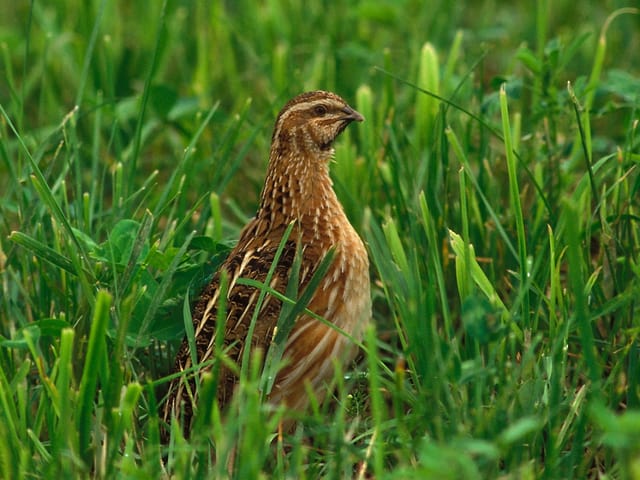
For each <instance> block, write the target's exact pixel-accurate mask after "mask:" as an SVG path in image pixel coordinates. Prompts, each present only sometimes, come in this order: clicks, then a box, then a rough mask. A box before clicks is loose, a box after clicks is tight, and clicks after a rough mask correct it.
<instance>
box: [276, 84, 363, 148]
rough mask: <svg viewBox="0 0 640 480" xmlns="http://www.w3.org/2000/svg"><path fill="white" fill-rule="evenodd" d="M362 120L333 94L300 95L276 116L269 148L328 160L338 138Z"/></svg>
mask: <svg viewBox="0 0 640 480" xmlns="http://www.w3.org/2000/svg"><path fill="white" fill-rule="evenodd" d="M363 120H364V117H363V116H362V115H361V114H359V113H358V112H356V111H355V110H354V109H353V108H351V107H350V106H349V105H348V104H347V102H345V101H344V100H343V99H342V98H340V97H339V96H338V95H336V94H334V93H331V92H325V91H321V90H318V91H313V92H307V93H303V94H300V95H298V96H297V97H295V98H293V99H291V100H290V101H289V102H288V103H287V104H286V105H285V106H284V107H283V108H282V110H281V111H280V113H279V114H278V118H277V120H276V124H275V128H274V130H273V138H272V144H273V147H274V148H276V149H287V148H296V149H297V150H298V152H297V153H299V154H300V153H301V154H311V155H320V156H321V157H330V156H331V155H332V154H333V142H334V140H335V139H336V138H337V137H338V135H340V133H341V132H342V131H343V130H344V129H345V128H346V127H347V125H349V124H350V123H351V122H353V121H356V122H362V121H363ZM280 153H283V152H280Z"/></svg>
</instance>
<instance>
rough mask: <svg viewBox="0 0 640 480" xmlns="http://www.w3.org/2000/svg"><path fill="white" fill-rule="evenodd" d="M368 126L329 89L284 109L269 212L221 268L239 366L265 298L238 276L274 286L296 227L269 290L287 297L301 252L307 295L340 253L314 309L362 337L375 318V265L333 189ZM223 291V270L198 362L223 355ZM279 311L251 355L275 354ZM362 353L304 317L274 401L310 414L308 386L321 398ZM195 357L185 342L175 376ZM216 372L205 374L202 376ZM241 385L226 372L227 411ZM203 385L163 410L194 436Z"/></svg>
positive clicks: (268, 303)
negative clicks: (338, 166)
mask: <svg viewBox="0 0 640 480" xmlns="http://www.w3.org/2000/svg"><path fill="white" fill-rule="evenodd" d="M363 120H364V118H363V117H362V115H360V114H359V113H358V112H356V111H355V110H354V109H353V108H351V107H350V106H349V105H348V104H347V103H346V102H345V101H344V100H343V99H342V98H340V97H339V96H338V95H335V94H333V93H330V92H325V91H313V92H307V93H303V94H301V95H299V96H297V97H295V98H293V99H292V100H290V101H289V102H288V103H287V104H286V105H285V106H284V108H283V109H282V110H281V111H280V113H279V115H278V117H277V120H276V123H275V127H274V131H273V136H272V139H271V151H270V156H269V166H268V170H267V176H266V180H265V184H264V188H263V191H262V195H261V201H260V207H259V208H258V212H257V213H256V216H255V217H254V218H253V219H252V220H251V221H250V222H249V223H248V224H247V225H246V226H245V228H244V229H243V231H242V233H241V235H240V240H239V242H238V244H237V245H236V247H235V248H234V249H233V250H232V251H231V253H230V254H229V257H228V258H227V260H226V261H225V262H224V264H223V265H222V266H221V270H226V272H227V274H228V282H229V283H228V291H227V292H228V293H227V304H226V308H227V317H226V323H225V327H224V340H223V342H222V345H223V348H224V349H225V352H226V355H227V356H228V357H229V358H230V359H231V360H232V361H233V362H236V364H238V365H240V362H241V360H242V356H243V351H244V349H245V348H246V347H247V344H248V343H249V339H248V338H247V332H248V330H249V326H250V324H251V318H252V316H253V314H254V311H255V308H256V302H257V300H258V297H259V295H260V289H258V288H254V287H249V286H247V285H244V284H242V285H241V284H239V283H238V279H240V278H246V279H253V280H257V281H259V282H264V281H265V279H266V278H267V274H268V271H269V269H270V267H271V266H272V264H273V261H274V257H275V255H276V250H277V249H278V245H279V244H280V243H281V240H282V238H283V234H284V232H285V230H286V229H287V227H288V226H289V225H290V224H291V223H293V230H292V231H291V234H290V236H289V237H288V240H287V242H286V244H285V248H284V250H283V252H282V254H281V256H280V258H279V262H278V264H277V265H276V266H275V269H274V273H273V276H272V278H271V282H270V286H271V287H272V288H273V289H275V290H277V291H279V292H281V293H284V292H285V289H286V287H287V283H288V281H289V276H290V274H291V269H292V264H293V261H294V257H295V255H296V250H297V249H301V258H302V264H301V268H300V270H299V288H298V291H299V292H303V291H304V289H305V287H306V286H307V284H308V282H309V280H310V279H311V277H312V275H313V273H314V272H315V271H316V269H317V267H318V265H319V264H320V262H321V261H322V259H323V258H324V257H325V255H326V254H327V252H328V251H329V250H330V249H332V248H334V249H335V251H334V252H335V253H334V258H333V261H332V262H331V264H330V266H329V269H328V271H327V273H326V274H325V276H324V278H323V279H322V281H321V283H320V284H319V286H318V287H317V289H316V290H315V291H314V292H313V294H312V297H311V300H310V302H309V303H308V306H307V307H308V309H309V310H310V311H312V312H314V313H315V314H317V315H320V316H321V317H323V318H324V319H326V320H328V321H329V322H331V323H333V324H334V325H336V326H337V327H339V329H341V330H343V331H344V332H346V333H348V334H349V335H351V336H352V337H353V338H355V339H361V338H362V332H363V329H364V327H365V326H366V325H367V323H368V322H369V320H370V318H371V299H370V286H369V260H368V257H367V251H366V249H365V246H364V244H363V242H362V240H361V239H360V237H359V236H358V234H357V233H356V231H355V230H354V228H353V227H352V226H351V224H350V223H349V220H348V219H347V217H346V215H345V212H344V210H343V208H342V206H341V204H340V202H339V201H338V198H337V197H336V194H335V192H334V190H333V186H332V185H333V184H332V181H331V178H330V176H329V163H330V161H331V160H332V158H333V155H334V149H333V142H334V140H335V139H336V138H337V137H338V135H340V133H341V132H342V131H343V130H344V129H345V128H346V127H347V126H348V125H349V124H350V123H351V122H354V121H356V122H361V121H363ZM219 284H220V273H219V272H218V273H217V274H216V275H215V276H214V278H213V280H212V281H211V283H210V284H209V285H208V286H207V287H206V288H205V289H204V290H203V291H202V293H201V295H200V297H199V298H198V300H197V302H196V304H195V306H194V308H193V312H192V316H193V326H194V330H195V340H196V342H195V343H196V350H197V359H198V362H199V363H203V362H206V361H207V360H210V359H212V358H213V357H214V348H215V347H214V345H215V338H214V337H215V332H216V322H217V321H218V318H217V303H218V298H219V294H220V289H219ZM280 310H281V302H280V300H278V299H277V298H275V297H274V296H271V295H266V297H265V298H264V301H263V303H262V304H261V307H260V311H259V314H258V317H257V321H256V323H255V330H254V332H253V337H252V339H251V341H250V345H251V348H256V347H260V348H262V349H263V352H266V351H267V349H268V348H269V346H270V345H271V344H272V342H273V337H274V328H275V326H276V323H277V320H278V316H279V314H280ZM355 351H356V348H355V346H354V343H353V340H352V339H349V338H348V337H346V336H345V335H343V334H341V333H339V332H338V331H337V330H336V329H333V328H331V327H330V326H328V325H326V324H324V323H323V322H321V321H319V320H317V319H314V318H312V317H311V316H309V315H307V314H302V315H300V316H299V317H298V318H297V319H296V321H295V324H294V326H293V329H292V331H291V333H290V335H289V337H288V339H287V340H286V343H285V347H284V353H283V356H282V358H283V360H284V362H285V364H284V367H283V368H282V369H281V370H280V371H279V372H278V373H277V375H276V377H275V382H274V384H273V388H272V390H271V392H270V394H269V397H268V398H269V401H270V402H271V403H273V404H280V403H284V404H285V405H286V406H287V407H289V408H291V409H295V410H303V409H304V408H305V407H306V406H307V404H308V396H307V391H306V386H305V385H306V384H308V385H309V386H310V387H311V389H312V391H313V392H314V393H315V395H316V398H317V399H318V400H319V401H322V399H323V398H324V396H325V393H326V388H327V384H328V383H329V382H330V381H331V379H332V377H333V374H334V366H333V362H334V361H335V360H338V361H339V362H341V363H342V364H346V363H347V362H350V361H351V360H352V359H353V355H354V354H355ZM191 358H192V355H191V353H190V350H189V344H188V342H187V339H186V338H185V340H184V341H183V343H182V347H181V348H180V350H179V352H178V355H177V358H176V363H175V371H178V372H179V371H183V370H185V369H188V368H191V366H192V364H191ZM210 368H211V367H210V366H208V367H203V368H202V369H201V370H200V374H201V373H202V372H203V371H206V369H210ZM237 381H238V378H237V376H236V375H235V374H234V373H233V372H232V371H231V370H230V369H228V368H224V367H223V368H221V371H220V377H219V382H218V395H217V399H218V402H219V404H220V407H221V408H223V407H224V406H225V405H226V404H227V403H228V401H229V400H230V398H231V396H232V394H233V392H234V388H235V386H236V384H237ZM187 384H188V386H189V388H186V387H187ZM194 385H195V382H194V381H193V376H188V375H185V376H181V377H180V378H178V379H176V380H174V381H173V382H172V384H171V385H170V389H169V394H168V397H167V400H166V404H165V408H164V421H165V422H167V423H170V422H171V421H172V420H174V419H175V418H180V415H181V416H182V418H181V422H182V425H183V427H184V429H185V433H187V434H188V432H189V428H190V422H191V417H192V415H193V413H194V412H195V409H196V408H197V396H196V395H195V394H196V392H195V388H194Z"/></svg>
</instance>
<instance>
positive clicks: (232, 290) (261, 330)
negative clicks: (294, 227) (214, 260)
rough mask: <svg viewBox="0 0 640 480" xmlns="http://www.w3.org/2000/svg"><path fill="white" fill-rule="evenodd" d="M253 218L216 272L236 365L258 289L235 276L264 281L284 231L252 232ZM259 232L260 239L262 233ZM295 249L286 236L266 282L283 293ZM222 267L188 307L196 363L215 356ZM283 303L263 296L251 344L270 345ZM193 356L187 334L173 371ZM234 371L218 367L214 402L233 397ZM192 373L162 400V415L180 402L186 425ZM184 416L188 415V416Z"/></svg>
mask: <svg viewBox="0 0 640 480" xmlns="http://www.w3.org/2000/svg"><path fill="white" fill-rule="evenodd" d="M253 223H254V222H252V223H250V224H249V225H247V227H246V228H245V230H244V231H243V234H242V235H241V238H240V241H239V243H238V245H237V246H236V247H235V248H234V249H233V250H232V251H231V253H230V254H229V257H228V258H227V260H226V261H225V262H224V264H223V265H222V266H221V268H220V271H222V270H224V271H226V272H227V279H228V288H227V302H226V323H225V326H224V332H225V334H224V339H223V340H222V347H223V351H224V353H225V355H226V356H227V358H228V359H230V360H231V361H233V362H234V363H235V364H236V365H240V363H241V360H242V353H243V351H244V348H245V346H246V345H247V340H246V336H247V333H248V330H249V328H250V325H251V320H252V317H253V315H254V312H255V309H256V306H257V303H258V299H259V297H260V293H261V290H260V289H259V288H256V287H251V286H247V285H245V284H241V283H239V282H238V280H239V279H241V278H242V279H251V280H256V281H258V282H261V283H265V282H266V280H267V277H268V274H269V269H270V268H271V265H272V264H273V262H274V259H275V257H276V252H277V250H278V247H279V244H280V240H281V238H282V234H281V233H280V234H278V233H272V234H270V235H268V236H260V235H258V236H256V235H255V234H256V231H255V230H256V228H259V226H257V225H254V224H253ZM260 237H262V238H260ZM295 251H296V242H295V241H293V240H288V241H287V242H286V244H285V246H284V248H283V250H282V252H281V254H280V257H279V261H278V264H277V266H276V267H275V269H274V271H273V274H272V276H271V278H270V282H269V286H270V287H271V288H273V289H275V290H277V291H279V292H281V293H284V291H285V289H286V286H287V279H288V277H289V271H290V268H291V265H292V263H293V259H294V256H295ZM220 271H218V273H216V275H215V276H214V278H213V279H212V281H211V283H209V285H207V286H206V287H205V288H204V290H203V291H202V293H201V295H200V297H199V299H198V302H197V303H196V304H195V306H194V308H193V311H192V318H193V327H194V332H195V344H196V353H197V359H198V363H199V364H202V363H204V362H207V361H209V360H211V359H213V358H214V357H215V351H214V350H215V348H214V347H215V343H216V342H215V333H216V329H217V322H218V321H219V319H218V300H219V296H220ZM280 309H281V302H280V300H278V299H277V298H275V297H273V296H272V295H268V294H267V295H265V296H264V298H263V300H262V303H261V305H260V312H259V315H258V318H257V320H256V323H255V326H254V332H253V337H252V341H251V347H256V346H257V347H261V348H263V349H264V350H266V349H267V348H268V345H269V343H270V342H271V339H272V336H273V329H274V327H275V325H276V323H277V320H278V316H279V314H280ZM191 359H192V355H191V351H190V349H189V343H188V340H187V338H185V339H184V340H183V342H182V345H181V347H180V350H179V351H178V355H177V356H176V364H175V368H174V370H175V371H184V370H186V369H189V368H191V367H192V362H191ZM210 369H211V365H208V366H206V367H203V369H202V370H201V372H203V371H207V370H210ZM236 383H237V376H236V375H235V374H234V373H233V371H231V370H230V369H228V368H220V376H219V377H218V402H219V405H220V407H221V408H222V407H223V406H224V405H225V404H226V402H228V400H229V399H230V398H231V395H232V393H233V389H234V386H235V385H236ZM194 395H195V381H194V377H193V376H192V375H191V376H188V377H187V378H185V377H180V378H178V379H175V380H174V381H172V383H171V385H170V387H169V394H168V398H167V402H166V405H165V411H164V419H165V421H169V420H170V418H171V415H172V414H173V415H177V414H178V412H179V410H180V403H181V401H182V400H184V401H185V402H184V405H183V415H184V417H185V418H183V422H184V424H185V425H188V422H189V421H190V417H191V415H192V411H193V405H194V403H195V398H194ZM187 417H188V418H187Z"/></svg>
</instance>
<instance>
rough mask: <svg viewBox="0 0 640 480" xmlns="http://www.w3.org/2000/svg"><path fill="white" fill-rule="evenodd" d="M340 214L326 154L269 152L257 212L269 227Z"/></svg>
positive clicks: (305, 222) (307, 223) (311, 221)
mask: <svg viewBox="0 0 640 480" xmlns="http://www.w3.org/2000/svg"><path fill="white" fill-rule="evenodd" d="M335 215H344V213H343V209H342V206H341V205H340V202H339V201H338V198H337V197H336V194H335V192H334V190H333V182H332V180H331V177H330V176H329V165H328V161H327V159H326V158H323V157H311V156H308V155H307V156H304V157H300V156H296V155H295V154H289V155H277V156H272V158H271V161H270V163H269V167H268V169H267V178H266V181H265V187H264V190H263V191H262V197H261V202H260V208H259V210H258V216H259V217H262V219H264V220H265V221H268V222H269V224H270V225H271V226H272V227H278V226H282V225H288V224H289V223H290V222H292V221H298V222H300V223H301V224H303V225H305V224H306V225H311V224H315V225H317V224H318V223H320V224H322V223H324V222H327V221H328V220H330V218H329V217H331V216H335Z"/></svg>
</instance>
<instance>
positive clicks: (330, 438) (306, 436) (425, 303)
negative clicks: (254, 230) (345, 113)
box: [0, 0, 640, 479]
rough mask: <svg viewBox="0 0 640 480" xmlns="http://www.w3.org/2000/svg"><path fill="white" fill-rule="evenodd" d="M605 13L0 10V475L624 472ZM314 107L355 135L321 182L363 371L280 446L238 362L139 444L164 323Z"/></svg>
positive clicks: (632, 235) (550, 8) (623, 42)
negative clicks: (227, 380)
mask: <svg viewBox="0 0 640 480" xmlns="http://www.w3.org/2000/svg"><path fill="white" fill-rule="evenodd" d="M630 3H631V2H630ZM225 4H226V5H225ZM256 4H257V5H256ZM300 5H302V3H300ZM623 6H624V5H623V4H622V3H620V2H601V3H600V4H597V5H592V3H590V2H569V1H559V2H555V3H553V4H552V2H548V1H545V0H540V1H538V2H537V3H536V4H535V12H532V11H531V8H534V7H533V6H532V4H531V2H504V4H503V2H492V1H486V2H462V3H460V2H458V3H455V2H430V3H429V4H428V5H424V2H420V1H410V0H407V1H403V2H391V1H388V2H385V1H381V2H365V1H360V2H348V4H342V5H338V4H337V3H336V4H335V5H334V4H327V3H326V2H319V1H310V2H304V7H303V6H296V2H286V1H278V0H273V1H269V2H249V1H246V0H240V1H238V2H211V5H209V4H208V2H179V1H166V2H165V3H163V4H161V3H160V2H106V1H98V0H95V1H92V2H80V1H77V0H72V1H67V2H62V1H53V2H38V1H33V2H22V3H16V2H9V1H7V0H4V1H2V2H0V7H1V11H2V12H3V13H2V19H1V20H0V50H1V58H0V75H1V81H0V107H1V108H0V191H1V194H0V195H1V196H0V299H1V303H0V435H1V436H2V438H3V441H2V442H0V478H15V479H21V478H34V477H35V478H53V477H56V476H57V477H61V476H67V477H68V478H78V477H88V476H91V477H94V476H95V477H108V478H115V477H131V478H158V477H159V476H161V475H163V474H169V475H172V476H174V477H175V478H212V477H214V478H217V477H219V478H225V477H227V476H229V469H230V465H231V462H233V459H234V458H235V459H236V462H235V469H234V474H233V475H234V476H235V477H236V478H267V477H274V478H285V477H286V478H318V477H329V478H350V477H355V478H370V477H375V478H440V479H446V478H451V479H456V478H478V479H480V478H514V479H515V478H548V479H556V478H588V477H589V478H596V477H597V478H620V479H637V478H640V339H639V338H638V335H639V333H640V304H639V303H638V296H639V295H640V263H639V260H638V259H639V258H640V212H639V210H640V173H639V169H640V132H639V126H638V119H639V118H640V114H639V113H638V112H639V111H640V69H639V66H638V62H637V52H638V51H639V49H640V12H639V11H638V9H633V8H626V9H620V8H621V7H623ZM616 8H618V10H616ZM312 88H323V89H328V90H332V91H335V92H337V93H339V94H340V95H342V96H344V97H345V98H346V99H348V100H349V101H350V102H351V103H352V104H354V106H355V107H356V108H357V109H358V110H359V111H361V112H362V113H364V115H365V117H366V122H365V123H363V124H361V125H358V126H352V127H350V128H349V129H348V130H347V132H345V134H343V136H342V137H341V139H340V141H339V144H338V145H337V152H336V162H335V164H333V165H332V172H333V175H334V178H335V186H336V190H337V192H338V195H339V196H340V198H341V200H342V202H343V204H344V206H345V209H346V211H347V214H348V215H349V217H350V219H351V220H352V223H353V224H354V225H355V226H356V228H357V229H358V230H359V232H360V233H361V235H362V236H363V238H364V239H365V240H366V243H367V246H368V249H369V255H370V258H371V263H372V269H371V275H372V280H373V285H374V288H373V292H372V295H373V302H374V322H373V323H374V327H372V328H371V329H370V330H368V331H367V333H366V335H365V340H364V342H363V345H362V347H363V353H362V355H361V356H360V361H359V363H357V364H355V365H338V366H339V367H340V374H339V375H337V376H336V378H335V381H334V383H335V390H334V394H333V397H332V399H331V401H329V402H325V403H323V404H317V402H313V401H312V406H311V408H310V410H309V412H307V413H306V414H304V415H301V418H300V422H299V426H298V427H297V429H296V430H295V432H292V433H290V434H286V435H284V437H283V438H279V437H278V436H277V435H276V431H277V424H278V420H279V419H280V418H281V416H282V414H283V413H284V412H282V411H279V410H277V411H270V410H269V408H270V407H269V406H268V405H265V404H264V402H262V400H261V394H260V387H261V386H262V387H264V386H265V385H268V384H266V383H265V381H266V380H268V379H266V378H262V375H261V371H260V368H259V361H260V357H259V356H258V355H253V356H252V357H247V359H246V362H244V365H243V366H242V370H241V372H242V375H241V376H242V382H241V388H240V393H239V395H237V396H236V397H235V399H234V402H233V404H232V405H231V407H230V411H229V413H228V414H226V415H223V414H222V413H221V412H220V411H219V409H218V408H217V406H216V405H215V402H214V401H213V399H214V398H215V388H216V379H215V375H214V374H211V375H205V376H204V377H203V378H202V380H201V382H200V384H199V386H198V388H199V396H200V401H201V404H202V405H204V407H202V408H201V409H200V410H199V413H198V415H197V417H196V424H195V427H194V431H193V433H192V435H191V437H190V438H189V439H188V440H186V439H184V438H183V437H182V435H181V433H180V429H179V428H178V427H177V426H174V428H173V430H172V440H171V442H170V444H169V445H168V446H162V445H161V444H160V440H159V438H160V435H159V428H160V423H159V422H160V420H159V415H158V405H159V402H160V400H161V395H162V393H163V389H164V388H166V385H167V383H168V382H169V381H170V377H169V376H168V375H169V371H170V367H171V364H172V361H173V356H174V354H175V349H176V347H177V345H178V344H179V343H180V341H181V339H182V338H183V336H184V331H185V327H184V325H185V315H186V316H187V317H188V311H189V309H188V301H189V299H192V298H193V296H194V295H196V294H197V290H198V288H199V286H201V285H202V284H203V283H205V282H206V281H207V279H208V278H210V275H211V273H212V271H213V270H214V269H215V267H216V265H218V264H219V262H220V259H221V258H223V256H224V254H225V252H227V251H228V248H229V246H230V245H232V244H233V242H234V241H235V240H236V239H237V237H238V233H239V230H240V228H241V227H242V225H243V224H244V222H245V221H246V219H247V218H249V217H250V216H251V215H253V213H254V211H255V208H256V205H257V201H258V195H259V192H260V188H261V185H262V181H263V178H264V173H265V167H266V160H267V152H268V148H269V141H270V135H271V127H272V124H273V120H274V118H275V115H276V113H277V111H278V110H279V108H280V107H281V106H282V105H283V104H284V102H285V101H286V100H287V99H289V98H290V97H291V96H293V95H295V94H297V93H299V92H301V91H303V90H307V89H312ZM291 293H296V292H291ZM185 302H186V303H185ZM300 308H302V303H301V302H297V303H294V302H290V308H289V311H292V312H295V311H299V309H300ZM286 320H287V322H288V321H289V320H290V319H286ZM187 322H188V318H187ZM263 354H266V355H271V357H269V358H270V362H272V363H273V362H275V363H277V361H278V358H279V355H278V351H277V350H276V351H273V352H271V351H270V352H268V353H267V352H263ZM270 364H271V363H270ZM214 452H215V455H214ZM234 455H235V457H234ZM163 458H164V459H165V462H164V463H163V461H162V459H163Z"/></svg>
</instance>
